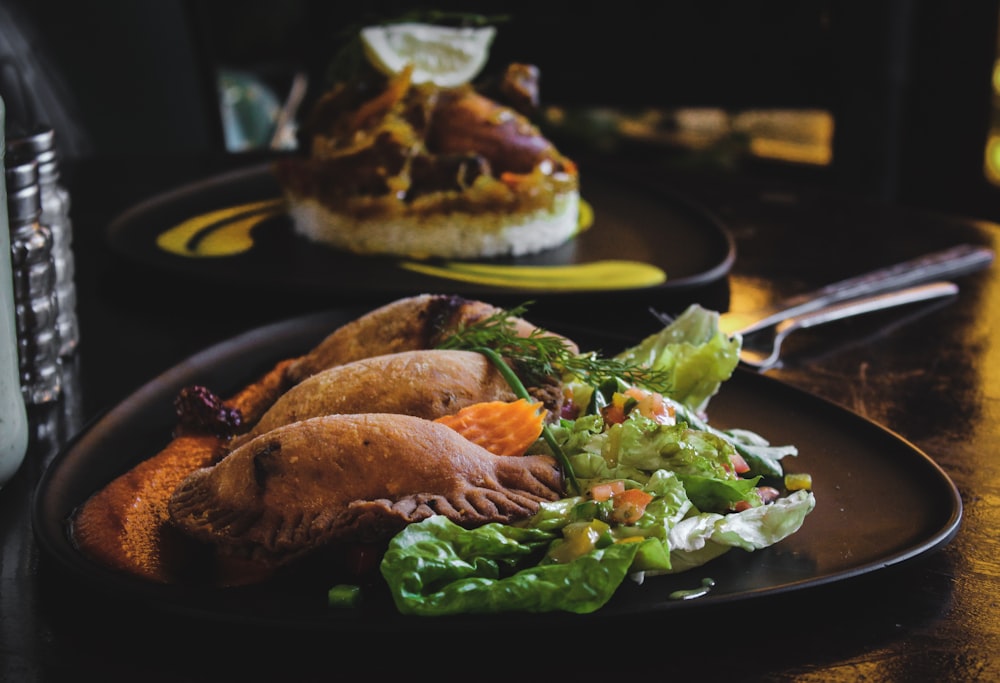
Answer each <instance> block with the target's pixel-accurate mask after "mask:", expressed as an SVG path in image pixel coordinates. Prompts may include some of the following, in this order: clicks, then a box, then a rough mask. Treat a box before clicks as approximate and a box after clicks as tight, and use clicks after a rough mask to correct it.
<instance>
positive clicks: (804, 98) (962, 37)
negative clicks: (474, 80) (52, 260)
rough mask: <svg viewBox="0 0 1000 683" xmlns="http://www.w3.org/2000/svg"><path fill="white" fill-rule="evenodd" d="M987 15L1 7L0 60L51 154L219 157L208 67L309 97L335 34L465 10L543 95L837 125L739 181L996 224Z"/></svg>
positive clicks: (786, 9) (899, 3)
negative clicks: (828, 150)
mask: <svg viewBox="0 0 1000 683" xmlns="http://www.w3.org/2000/svg"><path fill="white" fill-rule="evenodd" d="M997 5H998V3H997V2H995V1H993V0H987V1H977V2H960V3H956V2H948V1H946V0H924V1H919V0H880V1H878V2H864V3H859V2H837V1H836V0H703V1H701V2H685V3H681V2H659V3H647V2H638V1H636V0H619V1H617V2H569V1H565V0H550V1H547V2H520V1H517V2H476V3H472V2H464V3H463V2H434V3H414V2H365V3H334V2H324V1H319V0H286V1H283V2H269V1H263V0H245V1H241V0H202V1H193V2H188V1H185V0H156V1H150V0H140V1H138V2H136V1H133V0H104V1H102V2H99V3H81V2H75V1H73V0H0V13H2V15H0V19H2V21H0V32H2V33H3V34H6V35H0V40H2V41H3V42H0V51H2V52H6V53H7V57H6V65H5V68H9V67H10V64H11V62H12V61H13V62H14V63H15V64H16V65H17V66H18V67H20V71H21V78H22V81H23V80H24V79H27V80H28V83H27V90H29V91H30V92H31V93H32V95H31V96H30V97H29V99H31V98H35V99H38V100H41V101H42V104H41V105H36V109H37V107H38V106H41V107H42V108H43V110H44V111H45V112H46V116H47V118H48V119H50V121H49V122H50V123H53V124H54V125H56V127H57V130H59V131H60V138H61V140H60V144H61V146H62V147H63V148H64V150H63V151H64V156H67V157H69V158H74V157H82V158H86V157H88V156H91V155H97V156H102V157H117V156H121V157H126V158H127V157H128V156H130V155H133V154H162V155H166V156H177V155H191V156H198V155H206V154H224V151H223V143H222V132H221V128H220V122H219V116H218V103H217V99H216V88H215V81H214V78H215V69H216V68H217V67H218V66H220V65H221V66H228V67H238V68H249V69H254V70H256V71H257V72H258V73H260V74H263V75H265V76H266V77H267V78H270V79H272V80H274V81H275V82H276V83H277V84H278V85H277V88H278V91H279V92H283V91H282V90H281V81H282V79H287V78H288V77H289V74H290V73H292V71H293V70H295V69H304V70H306V71H307V72H308V73H309V75H310V84H311V88H310V93H309V95H308V96H307V101H308V100H309V99H311V98H313V97H315V96H316V94H317V92H318V90H316V88H317V87H318V86H319V85H320V84H321V83H322V82H323V80H324V78H325V75H326V71H327V67H328V66H329V64H330V61H331V60H332V58H333V56H334V55H335V54H336V52H337V50H338V49H339V48H340V47H341V46H342V45H343V35H344V33H345V31H347V32H349V31H350V30H351V29H352V28H356V27H358V26H361V25H363V24H364V23H368V22H373V21H378V20H380V19H385V18H388V17H396V16H399V15H400V14H402V13H404V12H413V11H424V12H426V11H430V10H435V11H442V12H465V13H472V12H474V13H478V14H482V15H485V16H489V17H502V18H504V19H505V20H504V21H502V22H500V23H498V24H497V26H498V35H497V38H496V40H495V42H494V46H493V49H492V51H491V61H490V64H489V65H488V66H487V72H489V71H490V70H493V69H497V68H500V67H502V66H503V65H506V64H507V63H509V62H510V61H523V62H531V63H534V64H536V65H537V66H539V67H540V69H541V72H542V79H543V80H542V99H543V102H546V103H550V104H560V105H567V106H576V105H579V106H616V107H629V106H657V107H678V106H717V107H723V108H727V109H734V110H735V109H740V108H747V107H782V108H822V109H826V110H828V111H830V112H831V113H832V114H833V115H834V117H835V125H836V132H835V139H834V143H833V146H834V150H833V151H834V161H833V163H832V164H831V165H830V166H828V167H826V168H823V169H821V170H820V171H818V172H817V171H816V170H815V169H803V168H796V167H793V168H791V169H789V168H785V167H782V166H781V165H774V166H773V167H766V165H765V167H763V168H760V167H758V166H755V167H754V168H753V169H752V171H753V172H755V173H793V174H794V173H797V174H803V175H810V174H811V175H815V176H816V179H817V180H818V181H819V182H821V183H824V184H827V185H829V186H832V187H835V188H838V189H846V190H850V191H853V192H857V193H859V194H862V195H865V196H868V197H872V198H875V199H877V200H879V201H885V202H895V203H903V204H912V205H915V206H920V207H924V208H933V209H941V210H947V211H955V212H959V213H963V214H967V215H972V216H976V217H982V218H988V219H1000V201H998V198H997V191H996V189H995V188H994V187H993V186H991V185H990V184H989V183H987V182H986V181H985V180H984V178H983V173H982V165H983V149H984V145H985V140H986V135H987V131H988V128H989V123H990V116H991V102H992V93H991V89H990V84H991V72H992V68H993V63H994V61H995V58H996V38H997V25H998V21H997ZM4 15H6V16H4ZM2 52H0V54H2ZM11 53H13V55H12V56H11ZM5 89H6V92H3V94H4V96H5V99H7V100H8V108H9V109H12V110H13V109H16V106H12V104H13V105H16V102H14V103H12V102H11V100H12V99H15V100H16V99H17V97H16V96H14V97H12V95H11V93H10V91H11V90H12V89H13V88H12V87H11V86H10V85H6V86H5ZM0 92H2V91H0ZM15 113H16V112H15ZM743 170H745V169H743Z"/></svg>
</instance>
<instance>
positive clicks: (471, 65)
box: [361, 23, 496, 88]
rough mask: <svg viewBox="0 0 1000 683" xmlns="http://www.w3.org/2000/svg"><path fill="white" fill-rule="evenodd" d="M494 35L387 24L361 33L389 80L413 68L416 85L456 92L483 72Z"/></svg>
mask: <svg viewBox="0 0 1000 683" xmlns="http://www.w3.org/2000/svg"><path fill="white" fill-rule="evenodd" d="M495 33H496V30H495V29H494V28H493V27H492V26H484V27H480V28H455V27H450V26H436V25H434V24H416V23H404V24H386V25H384V26H369V27H366V28H363V29H361V43H362V44H363V45H364V49H365V55H366V56H367V57H368V59H369V61H371V63H372V65H373V66H374V67H375V68H376V69H378V70H379V71H381V72H382V73H384V74H386V75H387V76H395V75H396V74H398V73H400V72H401V71H402V70H403V69H405V68H406V66H407V65H409V64H413V75H412V77H411V78H412V82H413V83H433V84H434V85H437V86H440V87H442V88H454V87H457V86H460V85H464V84H465V83H468V82H469V81H471V80H472V79H473V78H475V77H476V76H477V75H478V74H479V72H480V71H482V69H483V67H484V66H485V65H486V60H487V59H488V58H489V55H490V44H491V43H492V42H493V36H494V35H495Z"/></svg>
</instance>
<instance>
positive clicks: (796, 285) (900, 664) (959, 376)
mask: <svg viewBox="0 0 1000 683" xmlns="http://www.w3.org/2000/svg"><path fill="white" fill-rule="evenodd" d="M215 170H217V167H216V166H199V165H196V164H193V163H190V162H186V163H184V164H179V163H176V160H174V161H170V160H162V161H159V162H158V163H156V164H148V163H139V162H138V161H134V160H118V161H113V162H102V163H99V164H98V163H95V164H90V165H85V166H83V167H80V168H75V169H72V172H71V174H70V176H69V181H70V189H71V192H72V193H73V199H74V221H75V245H76V252H77V271H78V272H77V286H78V290H79V299H80V302H79V315H80V320H81V328H82V343H81V347H80V349H79V351H78V353H77V355H76V356H75V357H74V359H73V362H72V363H71V364H70V366H69V367H68V368H67V379H68V383H69V384H68V387H69V391H68V393H67V395H66V397H65V398H64V399H63V400H62V401H61V402H60V403H59V404H55V405H52V406H47V407H44V408H41V409H33V410H32V419H33V424H34V425H35V434H34V437H33V444H32V447H31V452H30V454H29V457H28V460H27V461H26V464H25V465H24V466H23V467H22V469H21V470H20V472H19V473H18V475H17V476H16V477H15V478H14V479H13V480H12V481H11V482H10V483H9V484H8V485H7V486H6V487H5V488H4V489H3V490H2V491H0V543H2V546H0V547H2V555H0V680H3V681H12V682H13V681H49V680H77V679H80V678H82V677H88V678H90V677H93V678H95V679H96V680H106V681H117V680H129V681H161V680H162V681H229V680H232V681H237V680H239V681H265V680H275V681H279V680H280V681H305V680H316V681H319V680H324V681H326V680H337V679H339V678H342V677H343V675H344V671H345V670H346V671H348V672H350V673H351V674H352V675H361V676H366V677H370V676H375V677H378V676H383V677H384V676H386V675H390V674H393V673H396V674H403V675H407V676H411V675H416V676H419V677H421V678H431V677H434V678H441V679H442V680H449V679H458V678H459V677H461V678H463V679H465V678H471V679H476V680H509V679H511V678H515V679H520V680H543V679H552V678H553V677H558V678H559V679H563V678H565V679H572V678H587V679H590V678H592V677H593V676H594V675H595V674H597V675H601V676H623V677H626V678H633V677H635V676H636V675H640V676H642V677H643V678H644V679H649V680H672V679H680V678H684V679H691V680H726V681H731V680H767V681H803V680H809V681H858V680H865V681H910V680H937V681H946V680H947V681H988V680H1000V618H998V614H1000V609H998V602H1000V563H998V559H997V558H998V557H1000V540H998V539H1000V535H998V529H1000V504H998V501H1000V485H998V482H1000V464H998V463H1000V458H998V457H997V455H996V451H997V444H998V443H1000V408H998V406H1000V389H998V387H1000V343H998V342H997V337H996V332H997V330H1000V271H998V270H997V267H993V268H990V269H988V270H986V271H982V272H979V273H975V274H971V275H967V276H964V277H962V278H959V279H958V280H957V282H958V284H959V285H960V287H961V292H960V294H959V296H958V297H957V299H955V300H953V301H950V302H949V303H947V304H946V305H943V306H937V307H933V308H931V309H928V310H925V311H921V312H920V313H919V314H909V315H891V314H877V315H875V316H869V317H866V318H864V319H861V320H856V321H851V322H845V323H838V324H835V325H832V326H829V327H825V328H819V329H814V330H810V331H805V332H801V333H799V334H797V335H796V336H795V338H793V340H792V341H791V342H790V343H789V346H788V351H789V353H788V355H787V357H786V363H785V365H784V366H783V367H781V368H779V369H776V370H770V371H768V374H769V375H771V376H773V377H775V378H777V379H779V380H781V381H783V382H787V383H789V384H791V385H794V386H795V387H798V388H801V389H804V390H806V391H808V392H813V393H815V394H818V395H820V396H822V397H824V398H826V399H829V400H831V401H833V402H835V403H838V404H840V405H842V406H843V407H845V408H847V409H850V410H852V411H855V412H857V413H858V414H860V415H862V416H864V417H866V418H869V419H871V420H874V421H876V422H878V423H880V424H882V425H884V426H885V427H887V428H888V429H890V430H892V431H894V432H896V433H897V434H899V435H900V436H901V437H903V438H904V439H907V440H908V441H910V442H911V443H912V444H914V445H915V446H916V447H917V448H919V449H921V450H923V451H924V452H925V453H927V454H928V455H929V456H930V457H932V458H933V459H934V460H935V461H936V462H937V463H938V464H939V465H940V466H941V467H942V468H943V469H944V470H945V471H946V472H947V473H948V475H949V476H950V477H951V478H952V479H953V481H954V482H955V484H956V485H957V487H958V489H959V490H960V492H961V496H962V501H963V504H964V517H963V519H962V523H961V527H960V529H959V531H958V533H957V535H956V536H955V537H954V539H953V540H952V541H951V542H950V543H949V544H948V545H946V546H945V547H944V548H943V549H941V550H939V551H937V552H934V553H932V554H929V555H927V556H925V557H920V558H918V559H917V560H915V561H913V562H909V563H906V564H904V565H902V566H899V567H894V568H892V569H891V570H886V571H884V572H873V573H870V574H867V575H865V576H861V577H857V578H854V579H851V580H847V581H843V582H838V583H834V584H829V585H825V586H820V587H816V588H811V589H809V590H804V591H796V592H793V593H788V594H783V595H779V596H776V597H769V598H767V599H761V600H748V601H744V602H740V603H736V604H729V605H720V606H712V607H706V608H705V609H693V610H687V611H685V612H684V613H683V616H682V617H670V618H655V617H653V618H642V619H636V620H634V621H623V622H615V623H611V624H607V623H605V624H604V625H603V626H601V627H600V628H596V629H595V628H593V627H588V628H582V629H573V628H570V629H567V630H565V631H560V632H538V631H536V630H533V629H532V628H531V625H530V620H526V622H525V625H524V627H523V628H520V629H518V630H515V631H510V630H505V631H503V632H496V633H487V634H484V633H472V634H470V633H462V632H450V633H444V634H442V633H441V632H440V631H438V630H436V629H435V630H429V631H427V632H421V630H420V629H415V630H414V632H410V633H394V634H383V635H380V636H374V635H372V634H370V633H368V634H351V633H323V632H319V633H317V632H313V631H308V630H303V631H299V630H294V629H293V630H279V629H267V628H251V627H241V626H234V625H229V624H223V625H220V624H218V623H204V622H199V621H194V620H190V619H185V618H182V617H176V616H168V615H165V614H163V613H160V612H154V611H150V610H147V609H146V608H144V607H143V606H141V605H137V604H128V603H127V602H120V601H116V600H114V599H108V597H107V596H104V595H99V594H96V593H94V592H92V591H90V590H89V589H88V586H87V585H86V584H84V583H82V582H77V581H76V580H75V579H74V577H71V576H66V575H64V574H63V573H62V572H61V571H60V569H59V568H58V567H56V566H53V563H52V562H51V561H50V558H48V557H46V556H45V555H44V554H43V553H42V552H41V551H40V549H39V548H38V546H37V544H36V542H35V540H34V537H33V531H32V527H31V521H30V516H29V512H30V508H31V502H32V495H33V490H34V486H35V483H36V482H37V481H38V478H39V477H40V475H41V473H42V472H43V470H44V468H45V467H46V465H47V464H48V463H49V462H51V460H52V458H53V457H54V456H55V454H56V453H57V452H58V450H59V448H60V447H61V445H62V443H64V441H65V440H66V439H68V438H70V437H71V436H72V435H73V433H75V432H76V431H77V430H79V429H81V428H83V427H84V425H85V424H86V422H87V421H89V420H91V419H93V418H94V417H95V416H96V415H98V414H99V413H100V411H102V410H103V409H105V408H107V407H110V406H112V405H114V404H115V403H117V402H118V401H121V400H122V399H124V398H125V397H127V396H128V395H129V394H130V393H131V392H132V391H133V390H134V389H136V388H137V387H139V386H140V385H142V384H143V383H145V382H146V381H147V380H149V379H150V378H152V377H154V376H156V375H157V374H158V373H160V372H163V371H165V370H167V369H169V368H171V367H172V366H174V365H175V364H177V363H178V362H180V361H182V360H183V359H184V358H186V357H188V356H189V355H191V354H193V353H195V352H196V351H199V350H201V349H203V348H205V347H207V346H209V345H211V344H214V343H217V342H220V341H223V340H225V339H227V338H229V337H231V336H233V335H236V334H238V333H241V332H243V331H246V330H248V329H251V328H253V327H255V326H258V325H261V324H265V323H269V322H274V321H276V320H281V319H285V318H289V317H291V316H294V315H298V314H302V313H308V312H313V311H318V310H325V309H328V308H334V307H338V306H345V305H349V304H351V303H353V299H352V297H351V295H350V293H345V295H344V297H343V299H342V300H334V297H329V296H327V297H308V296H301V297H287V296H274V297H269V298H267V299H266V300H263V299H253V300H248V298H247V297H243V296H241V295H240V293H239V292H234V291H222V290H217V289H211V288H205V287H202V286H191V285H190V283H183V282H174V281H171V280H170V279H167V280H164V279H163V278H162V276H155V275H154V274H150V273H143V272H141V269H136V268H133V267H130V265H129V264H128V263H123V262H121V261H120V260H118V259H117V258H116V257H115V256H113V255H112V254H111V253H109V251H108V250H107V248H106V246H105V241H104V230H105V228H106V226H107V224H108V222H109V221H110V220H111V219H112V218H114V217H115V216H116V215H117V214H118V212H120V211H122V210H124V209H126V208H128V207H129V206H130V205H132V204H133V203H134V202H136V201H138V200H139V199H142V198H144V197H147V196H150V195H153V194H156V193H159V192H161V191H163V190H164V189H167V188H169V187H171V186H172V185H175V184H178V183H180V182H182V181H187V180H191V179H195V178H198V177H201V176H203V175H205V174H208V173H210V172H213V171H215ZM658 182H663V183H665V184H666V185H667V186H669V187H672V188H675V189H679V190H680V191H682V192H683V193H685V194H687V195H689V196H690V197H692V198H695V199H697V200H698V201H700V202H702V203H703V204H704V205H705V206H707V207H709V208H710V209H711V210H712V211H714V212H715V213H716V214H717V215H718V216H719V217H720V218H721V219H722V220H723V221H724V222H725V223H726V224H727V225H728V227H729V229H730V230H731V232H732V235H733V237H734V239H735V242H736V246H737V258H736V261H735V264H734V267H733V269H732V272H731V274H730V276H729V277H728V278H726V280H725V281H724V282H722V283H717V284H716V285H715V286H713V287H711V288H708V289H706V290H705V291H703V292H698V291H696V292H692V293H691V296H692V297H694V298H696V299H701V298H704V300H705V301H706V302H708V303H709V304H711V305H713V306H720V303H719V302H720V301H721V306H725V305H730V302H731V306H732V308H733V309H744V308H750V307H752V306H753V304H755V303H757V302H764V301H768V300H771V299H775V298H779V297H783V296H787V295H791V294H795V293H799V292H802V291H806V290H809V289H812V288H814V287H817V286H820V285H823V284H826V283H828V282H832V281H835V280H839V279H842V278H844V277H848V276H851V275H855V274H858V273H861V272H864V271H867V270H870V269H873V268H875V267H878V266H882V265H887V264H891V263H896V262H899V261H902V260H905V259H908V258H912V257H915V256H918V255H921V254H923V253H925V252H929V251H934V250H937V249H942V248H945V247H948V246H951V245H953V244H958V243H974V244H979V245H983V246H987V247H991V248H993V249H997V247H998V242H1000V226H998V225H995V224H992V223H988V222H984V221H977V220H974V219H969V218H964V217H958V216H945V215H933V214H928V213H924V212H917V211H909V210H907V209H905V208H903V207H885V206H880V205H874V204H871V203H868V202H865V201H862V200H858V199H852V198H850V197H845V196H840V195H837V194H835V193H831V192H826V191H823V190H822V189H817V188H810V187H801V186H797V185H794V184H790V183H788V182H778V181H763V180H749V179H742V180H735V179H724V178H712V177H708V176H700V175H674V176H665V177H663V178H662V180H661V181H658ZM157 277H159V280H157ZM154 285H155V287H154ZM720 288H721V289H720ZM646 308H647V305H646V304H645V303H642V304H633V305H632V308H630V305H629V302H628V301H623V302H622V303H621V306H620V307H617V312H616V313H614V314H611V313H609V320H612V321H613V323H612V324H614V325H616V326H618V327H619V328H620V329H621V331H623V332H625V333H630V332H631V333H640V332H641V331H642V329H644V326H645V325H646V324H647V323H646V322H644V323H642V324H636V326H635V327H634V328H632V327H630V321H632V322H635V321H638V320H640V318H641V319H642V320H643V321H646V320H647V319H646V318H645V317H642V316H644V315H645V309H646ZM640 309H641V310H640ZM565 313H566V315H567V317H568V318H571V317H572V316H573V314H574V312H573V311H566V312H565ZM885 486H886V489H887V491H891V488H892V486H893V483H892V482H891V481H888V482H886V483H885ZM588 623H589V622H588Z"/></svg>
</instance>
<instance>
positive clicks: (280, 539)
mask: <svg viewBox="0 0 1000 683" xmlns="http://www.w3.org/2000/svg"><path fill="white" fill-rule="evenodd" d="M562 490H563V481H562V475H561V472H560V469H559V467H558V466H557V464H556V462H555V460H554V459H553V458H551V457H549V456H545V455H527V456H522V457H509V456H498V455H494V454H492V453H490V452H489V451H487V450H486V449H484V448H482V447H480V446H478V445H476V444H474V443H472V442H471V441H469V440H467V439H466V438H464V437H463V436H461V435H460V434H458V433H457V432H455V431H453V430H452V429H451V428H449V427H446V426H444V425H442V424H439V423H436V422H432V421H430V420H425V419H423V418H419V417H413V416H409V415H393V414H385V413H368V414H355V415H328V416H324V417H316V418H311V419H308V420H303V421H300V422H295V423H293V424H290V425H286V426H284V427H278V428H277V429H274V430H271V431H269V432H267V433H266V434H263V435H261V436H259V437H257V438H256V439H253V440H252V441H249V442H248V443H245V444H244V445H242V446H241V447H239V448H237V449H236V450H235V451H233V452H232V453H231V454H230V455H228V456H227V457H226V458H224V459H223V460H221V461H220V462H218V463H217V464H216V465H214V466H211V467H205V468H201V469H199V470H197V471H195V472H193V473H192V474H191V475H190V476H188V477H187V478H186V479H185V480H184V481H183V482H181V484H180V486H178V487H177V489H176V491H175V492H174V494H173V496H171V498H170V502H169V511H170V518H171V520H172V522H173V523H174V524H175V525H176V526H177V528H179V529H180V530H181V531H183V532H184V533H186V534H190V535H191V536H192V537H194V538H196V539H199V540H202V541H206V542H209V543H213V544H215V545H216V546H217V547H218V548H220V550H221V551H223V552H230V553H233V554H235V555H238V556H241V557H249V558H252V559H254V560H256V561H259V562H261V563H263V564H267V565H274V566H280V565H283V564H286V563H287V562H289V561H291V560H293V559H296V558H298V557H300V556H302V555H304V554H307V553H309V552H311V551H314V550H316V549H318V548H320V547H322V546H324V545H326V544H329V543H331V542H335V541H358V542H374V541H382V540H385V539H387V538H389V537H390V536H392V535H393V534H395V533H396V532H398V531H399V530H401V529H402V528H403V527H404V526H406V525H407V524H409V523H411V522H417V521H420V520H422V519H426V518H428V517H430V516H431V515H435V514H442V515H445V516H446V517H448V518H449V519H451V520H452V521H454V522H456V523H458V524H460V525H462V526H465V527H475V526H479V525H482V524H485V523H488V522H512V521H514V520H517V519H522V518H525V517H528V516H530V515H531V514H533V513H534V512H535V511H536V510H537V509H538V506H539V504H540V503H541V502H542V501H551V500H556V499H558V498H559V497H560V496H561V495H562Z"/></svg>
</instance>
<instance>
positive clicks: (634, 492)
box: [611, 489, 653, 524]
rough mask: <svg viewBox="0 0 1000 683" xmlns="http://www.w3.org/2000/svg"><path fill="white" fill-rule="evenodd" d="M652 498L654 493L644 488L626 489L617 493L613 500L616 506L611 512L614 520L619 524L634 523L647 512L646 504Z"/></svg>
mask: <svg viewBox="0 0 1000 683" xmlns="http://www.w3.org/2000/svg"><path fill="white" fill-rule="evenodd" d="M651 500H653V495H652V494H650V493H646V492H645V491H643V490H642V489H626V490H624V491H622V492H621V493H616V494H615V495H614V497H613V498H612V500H611V502H612V504H613V506H614V509H613V510H612V512H611V519H612V521H615V522H618V523H619V524H634V523H635V522H637V521H639V518H640V517H642V515H643V513H645V512H646V506H647V505H649V502H650V501H651Z"/></svg>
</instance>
